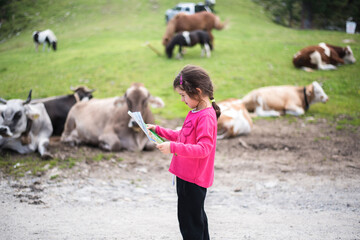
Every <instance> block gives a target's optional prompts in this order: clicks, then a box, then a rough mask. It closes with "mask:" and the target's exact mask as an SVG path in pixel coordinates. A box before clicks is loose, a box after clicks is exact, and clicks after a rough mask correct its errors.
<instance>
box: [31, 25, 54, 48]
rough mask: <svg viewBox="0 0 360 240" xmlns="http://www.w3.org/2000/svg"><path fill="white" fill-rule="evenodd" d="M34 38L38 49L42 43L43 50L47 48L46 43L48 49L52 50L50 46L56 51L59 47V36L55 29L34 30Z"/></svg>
mask: <svg viewBox="0 0 360 240" xmlns="http://www.w3.org/2000/svg"><path fill="white" fill-rule="evenodd" d="M33 40H34V42H35V49H36V51H38V47H39V45H40V44H43V51H44V50H45V44H47V45H48V50H49V51H50V46H51V47H52V48H53V50H54V51H56V49H57V38H56V36H55V34H54V33H53V31H51V30H50V29H46V30H45V31H41V32H39V31H35V32H33Z"/></svg>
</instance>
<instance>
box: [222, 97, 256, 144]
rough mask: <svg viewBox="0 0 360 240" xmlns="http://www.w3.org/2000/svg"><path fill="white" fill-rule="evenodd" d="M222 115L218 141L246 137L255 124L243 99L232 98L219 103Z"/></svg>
mask: <svg viewBox="0 0 360 240" xmlns="http://www.w3.org/2000/svg"><path fill="white" fill-rule="evenodd" d="M218 105H219V107H220V109H221V115H220V117H219V119H218V133H217V138H218V139H224V138H230V137H236V136H239V135H246V134H249V133H250V132H251V129H252V126H253V122H252V120H251V117H250V115H249V112H248V111H247V109H246V108H245V105H244V104H243V103H242V101H241V99H235V98H230V99H226V100H224V101H221V102H219V103H218Z"/></svg>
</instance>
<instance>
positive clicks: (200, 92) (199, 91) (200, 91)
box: [196, 88, 203, 96]
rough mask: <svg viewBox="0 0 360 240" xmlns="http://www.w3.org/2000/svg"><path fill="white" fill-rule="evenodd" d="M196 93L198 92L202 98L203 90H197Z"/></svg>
mask: <svg viewBox="0 0 360 240" xmlns="http://www.w3.org/2000/svg"><path fill="white" fill-rule="evenodd" d="M196 91H197V92H198V94H199V96H202V93H203V92H202V90H201V89H200V88H196Z"/></svg>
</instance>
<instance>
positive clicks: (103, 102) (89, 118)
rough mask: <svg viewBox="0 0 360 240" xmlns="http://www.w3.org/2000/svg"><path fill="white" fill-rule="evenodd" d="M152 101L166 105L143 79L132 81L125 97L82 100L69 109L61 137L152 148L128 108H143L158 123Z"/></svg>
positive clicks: (68, 140) (117, 146)
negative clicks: (140, 81) (154, 94)
mask: <svg viewBox="0 0 360 240" xmlns="http://www.w3.org/2000/svg"><path fill="white" fill-rule="evenodd" d="M148 104H151V105H152V106H154V107H163V106H164V103H163V101H162V100H161V99H160V98H157V97H153V96H151V95H150V93H149V91H148V90H147V89H146V88H145V87H144V85H143V84H140V83H134V84H132V86H131V87H130V88H128V89H127V90H126V93H125V95H124V96H123V97H114V98H106V99H94V98H93V99H91V100H90V101H87V102H78V103H77V104H75V105H74V107H72V108H71V110H70V112H69V115H68V117H67V120H66V123H65V129H64V132H63V134H62V136H61V141H62V142H65V143H70V144H71V145H73V144H80V143H87V144H91V145H96V146H99V147H100V148H101V149H104V150H107V151H120V150H124V149H125V150H130V151H141V150H151V149H153V148H154V147H155V146H154V144H153V143H151V142H150V141H149V140H148V138H147V137H146V135H145V134H144V133H143V132H142V131H141V130H140V128H139V126H138V125H137V124H136V122H134V121H133V120H132V119H131V118H130V116H129V115H128V114H127V112H128V110H130V111H131V112H141V114H142V116H143V118H144V121H145V122H146V123H154V117H153V114H152V112H151V110H150V108H149V106H148Z"/></svg>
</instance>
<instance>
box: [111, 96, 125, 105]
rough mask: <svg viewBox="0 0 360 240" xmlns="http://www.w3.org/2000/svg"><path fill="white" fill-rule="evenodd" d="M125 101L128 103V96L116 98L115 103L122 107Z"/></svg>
mask: <svg viewBox="0 0 360 240" xmlns="http://www.w3.org/2000/svg"><path fill="white" fill-rule="evenodd" d="M125 103H126V98H125V96H123V97H118V98H117V99H116V100H115V102H114V105H115V106H116V107H121V106H123V105H124V104H125Z"/></svg>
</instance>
